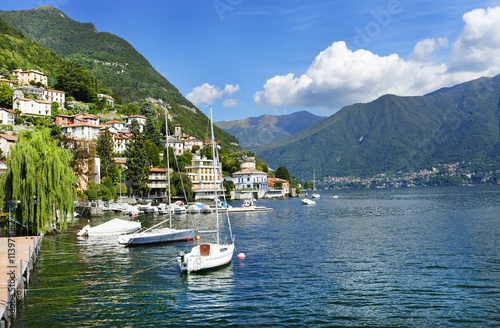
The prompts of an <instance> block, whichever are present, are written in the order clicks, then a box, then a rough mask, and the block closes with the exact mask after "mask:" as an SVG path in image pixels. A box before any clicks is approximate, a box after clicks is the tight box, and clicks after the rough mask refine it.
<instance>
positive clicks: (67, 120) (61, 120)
mask: <svg viewBox="0 0 500 328" xmlns="http://www.w3.org/2000/svg"><path fill="white" fill-rule="evenodd" d="M74 117H75V116H74V115H60V114H59V115H56V116H54V122H55V123H56V124H57V125H61V126H63V125H68V124H73V123H74Z"/></svg>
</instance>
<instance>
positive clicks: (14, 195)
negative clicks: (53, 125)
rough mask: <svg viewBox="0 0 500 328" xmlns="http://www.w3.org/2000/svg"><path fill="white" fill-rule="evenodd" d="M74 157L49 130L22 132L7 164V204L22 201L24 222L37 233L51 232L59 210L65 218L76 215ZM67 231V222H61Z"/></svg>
mask: <svg viewBox="0 0 500 328" xmlns="http://www.w3.org/2000/svg"><path fill="white" fill-rule="evenodd" d="M71 160H72V155H71V153H70V152H69V151H68V150H67V149H63V148H60V147H58V146H57V142H56V141H55V140H53V139H52V138H51V137H50V130H49V129H47V128H43V129H39V130H22V131H20V132H19V135H18V139H17V142H16V146H15V147H14V148H12V150H11V155H10V158H9V160H8V162H7V176H6V180H5V184H4V191H5V198H6V200H7V201H10V200H19V201H20V205H19V206H20V207H21V213H22V220H20V219H19V218H17V220H18V221H22V223H23V224H24V225H27V226H28V227H29V228H30V229H32V230H33V231H36V232H37V233H40V232H44V233H45V232H47V230H49V229H51V223H52V218H53V217H54V214H55V210H56V209H59V211H60V213H61V214H62V216H61V217H62V218H66V216H67V214H68V213H71V215H73V211H74V199H75V187H74V183H75V182H76V176H75V175H74V174H73V172H72V170H71V167H70V165H69V163H70V162H71ZM60 222H61V223H60V224H61V228H65V227H66V225H67V220H66V219H62V220H60Z"/></svg>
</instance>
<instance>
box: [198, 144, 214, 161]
mask: <svg viewBox="0 0 500 328" xmlns="http://www.w3.org/2000/svg"><path fill="white" fill-rule="evenodd" d="M200 156H201V157H206V158H207V159H212V146H205V147H203V148H202V149H201V150H200Z"/></svg>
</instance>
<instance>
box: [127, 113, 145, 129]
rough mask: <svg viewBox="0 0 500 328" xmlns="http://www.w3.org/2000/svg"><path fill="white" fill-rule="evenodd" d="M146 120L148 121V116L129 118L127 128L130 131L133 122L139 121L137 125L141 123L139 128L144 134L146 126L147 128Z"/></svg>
mask: <svg viewBox="0 0 500 328" xmlns="http://www.w3.org/2000/svg"><path fill="white" fill-rule="evenodd" d="M146 120H147V117H146V116H142V115H132V116H129V117H127V126H128V127H129V129H130V126H132V122H133V121H137V123H139V127H140V130H141V132H143V131H144V126H146Z"/></svg>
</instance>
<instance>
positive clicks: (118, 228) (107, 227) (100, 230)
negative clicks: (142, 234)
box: [77, 218, 141, 237]
mask: <svg viewBox="0 0 500 328" xmlns="http://www.w3.org/2000/svg"><path fill="white" fill-rule="evenodd" d="M140 228H141V223H140V222H134V221H126V220H122V219H118V218H115V219H113V220H110V221H108V222H105V223H103V224H100V225H97V226H95V227H91V226H90V225H86V226H85V227H83V228H82V229H81V230H80V231H78V233H77V235H78V236H86V237H96V236H115V235H122V234H126V233H131V232H134V231H137V230H138V229H140Z"/></svg>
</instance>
